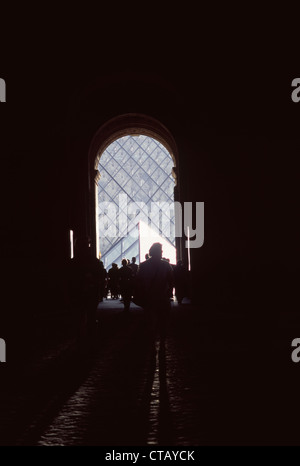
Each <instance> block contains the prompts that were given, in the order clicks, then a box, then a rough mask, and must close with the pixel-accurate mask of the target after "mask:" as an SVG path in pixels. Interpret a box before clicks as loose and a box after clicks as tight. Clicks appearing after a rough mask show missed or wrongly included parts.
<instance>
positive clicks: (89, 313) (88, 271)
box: [69, 238, 102, 347]
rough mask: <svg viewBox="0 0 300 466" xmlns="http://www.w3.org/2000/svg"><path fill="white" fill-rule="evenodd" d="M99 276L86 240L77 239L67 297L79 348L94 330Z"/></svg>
mask: <svg viewBox="0 0 300 466" xmlns="http://www.w3.org/2000/svg"><path fill="white" fill-rule="evenodd" d="M101 276H102V271H101V266H100V261H99V259H97V258H96V257H94V256H93V255H92V253H91V248H90V245H89V241H88V239H87V238H83V239H77V240H76V242H75V257H74V258H73V259H71V264H70V276H69V297H70V302H71V306H72V308H73V310H74V313H75V319H76V320H77V328H78V344H79V347H81V346H82V344H83V342H84V339H85V338H86V337H87V338H89V339H91V338H92V337H93V334H94V330H95V329H96V309H97V305H98V303H99V299H100V287H99V283H100V280H101ZM90 341H91V340H90Z"/></svg>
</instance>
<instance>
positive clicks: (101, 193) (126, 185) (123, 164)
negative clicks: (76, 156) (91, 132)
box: [98, 135, 175, 268]
mask: <svg viewBox="0 0 300 466" xmlns="http://www.w3.org/2000/svg"><path fill="white" fill-rule="evenodd" d="M173 165H174V162H173V159H172V157H171V155H170V154H169V153H168V151H167V150H166V148H165V147H164V146H163V145H162V144H161V143H160V142H158V141H156V140H155V139H153V138H150V137H148V136H144V135H140V136H124V137H122V138H119V139H117V140H116V141H114V142H113V143H112V144H110V145H109V146H108V147H107V148H106V149H105V151H104V152H103V154H102V155H101V157H100V162H99V165H98V170H99V172H100V180H99V184H98V207H99V209H98V210H99V216H98V219H99V225H100V224H101V222H103V223H104V222H105V228H106V229H107V231H113V229H109V227H110V225H109V222H111V223H113V222H115V224H116V225H114V226H115V228H116V231H117V235H116V236H110V237H101V235H99V244H100V253H101V258H102V260H103V262H104V266H105V267H107V268H110V266H111V263H112V262H117V263H118V261H120V260H121V259H122V257H127V258H129V259H131V255H135V256H136V257H137V262H138V259H139V258H140V257H141V260H143V259H144V257H143V255H141V254H140V249H139V248H140V238H139V236H138V232H139V222H140V220H141V217H140V215H139V211H142V212H144V213H145V215H144V219H143V220H145V219H147V217H148V225H149V226H151V225H152V226H153V224H151V218H152V221H153V219H154V224H155V227H157V229H158V230H157V231H159V232H160V234H161V235H162V237H164V238H166V240H167V242H168V243H170V245H172V246H173V247H174V246H175V239H174V225H175V214H174V208H173V203H174V185H175V181H174V178H173V177H172V168H173ZM124 195H126V196H127V197H126V196H125V201H124V197H122V196H124ZM105 202H111V203H112V205H113V209H114V211H115V212H116V215H111V214H110V213H109V212H108V211H107V206H106V204H104V203H105ZM154 202H155V203H157V202H158V203H161V202H167V203H169V205H170V206H172V208H171V209H170V213H171V216H170V225H169V227H168V225H167V226H166V221H167V220H168V218H167V217H166V216H165V215H164V216H163V218H164V220H165V223H164V225H163V228H162V222H161V220H162V214H161V213H160V214H157V213H156V214H155V215H151V209H154V207H153V206H152V203H154ZM102 203H103V204H102ZM135 203H142V204H135ZM104 207H105V208H104ZM105 209H106V210H105ZM166 218H167V220H166ZM124 222H125V223H124ZM132 228H134V229H135V230H136V233H137V234H136V235H135V236H134V235H130V234H128V231H129V230H130V229H132ZM99 232H102V234H103V228H102V229H101V227H100V228H99ZM118 265H120V264H118Z"/></svg>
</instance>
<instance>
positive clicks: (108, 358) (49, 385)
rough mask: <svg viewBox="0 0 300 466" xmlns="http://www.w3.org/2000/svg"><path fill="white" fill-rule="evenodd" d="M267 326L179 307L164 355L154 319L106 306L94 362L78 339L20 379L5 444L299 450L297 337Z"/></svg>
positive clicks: (6, 417) (0, 424)
mask: <svg viewBox="0 0 300 466" xmlns="http://www.w3.org/2000/svg"><path fill="white" fill-rule="evenodd" d="M257 322H259V319H254V320H253V318H252V317H251V316H247V315H245V314H237V313H232V314H230V313H218V312H216V311H212V310H210V311H209V310H206V311H204V310H200V309H199V308H197V307H195V306H192V305H191V304H188V303H183V304H182V305H178V304H177V303H173V304H172V312H171V316H170V325H169V332H168V337H167V340H166V343H165V347H164V348H159V347H158V346H157V348H156V351H153V348H151V346H150V345H149V343H148V339H147V328H146V320H145V315H144V312H143V310H142V309H140V308H138V307H137V306H134V305H132V306H131V311H130V314H129V315H125V314H124V312H123V305H122V304H121V303H120V302H119V301H112V300H107V301H104V302H103V303H100V304H99V306H98V310H97V334H96V338H95V342H94V345H93V351H92V352H90V353H88V354H86V355H84V356H80V357H78V354H77V353H76V351H75V350H74V341H72V339H69V340H67V341H62V342H60V344H59V345H56V346H55V347H53V348H52V349H49V352H48V353H47V354H46V355H44V356H43V358H40V359H38V358H37V360H36V361H34V362H28V365H27V366H26V367H24V368H23V370H20V373H19V376H18V377H17V378H16V377H15V376H14V378H12V377H11V378H10V377H9V374H8V376H7V382H6V384H4V385H3V386H2V389H1V400H0V414H1V418H0V419H1V420H0V443H1V445H42V446H45V445H47V446H49V445H50V446H51V445H67V446H69V445H118V446H121V445H136V446H139V445H178V446H189V445H214V444H217V445H222V444H225V445H231V444H233V445H238V444H278V443H279V444H289V443H295V442H296V443H297V442H299V438H300V436H299V435H298V429H297V428H296V429H295V426H297V423H296V418H297V413H299V407H298V401H297V393H298V389H299V377H298V373H299V369H298V368H296V367H295V366H293V365H292V364H290V362H289V361H290V353H289V352H290V349H289V348H286V345H287V341H288V335H289V330H288V331H286V332H283V333H282V332H281V333H280V332H279V331H278V330H279V326H278V325H277V323H276V322H277V321H273V324H272V327H271V328H270V329H269V330H270V332H271V334H270V338H269V339H268V336H269V334H268V332H267V328H266V325H264V324H263V322H261V329H260V330H258V329H257ZM266 332H267V333H266ZM254 335H255V337H254ZM266 335H267V341H266ZM297 369H298V370H297ZM283 380H284V383H283V382H282V381H283ZM297 384H298V385H297ZM281 386H283V387H284V388H283V390H281V388H280V387H281ZM287 394H289V395H290V396H289V397H288V396H287ZM292 413H294V415H295V419H294V420H293V419H292V422H291V416H292ZM298 418H299V417H298ZM294 421H295V422H294Z"/></svg>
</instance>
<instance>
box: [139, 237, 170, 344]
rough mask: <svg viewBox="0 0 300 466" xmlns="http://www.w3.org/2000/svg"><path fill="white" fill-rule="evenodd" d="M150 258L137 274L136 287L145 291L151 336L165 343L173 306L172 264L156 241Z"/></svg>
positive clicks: (143, 263) (141, 265)
mask: <svg viewBox="0 0 300 466" xmlns="http://www.w3.org/2000/svg"><path fill="white" fill-rule="evenodd" d="M149 256H150V258H149V259H148V260H146V261H145V262H142V263H141V264H140V266H139V269H138V273H137V276H136V287H137V288H139V289H140V290H142V292H143V293H144V298H145V304H144V308H145V311H146V312H147V314H148V318H149V324H150V333H151V338H152V340H153V341H154V342H155V340H156V338H157V337H159V338H160V342H161V343H164V340H165V337H166V330H167V320H168V316H169V312H170V308H171V304H170V287H173V270H172V267H171V265H170V264H169V263H168V262H166V261H163V260H162V245H161V244H160V243H154V244H153V245H152V246H151V248H150V250H149Z"/></svg>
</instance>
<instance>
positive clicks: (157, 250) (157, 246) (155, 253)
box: [149, 243, 162, 260]
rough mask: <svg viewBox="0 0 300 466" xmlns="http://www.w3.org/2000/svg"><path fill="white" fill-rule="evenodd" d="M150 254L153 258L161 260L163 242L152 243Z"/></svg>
mask: <svg viewBox="0 0 300 466" xmlns="http://www.w3.org/2000/svg"><path fill="white" fill-rule="evenodd" d="M149 256H150V257H151V258H152V259H155V260H160V259H161V258H162V244H161V243H154V244H152V246H151V248H150V249H149Z"/></svg>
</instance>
